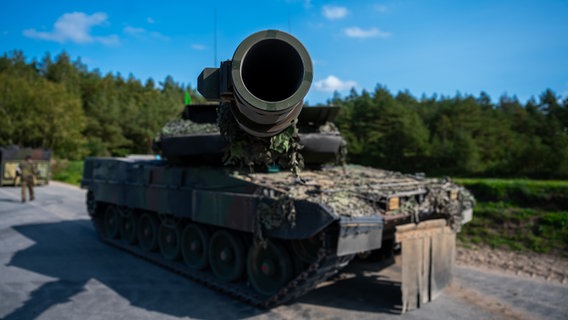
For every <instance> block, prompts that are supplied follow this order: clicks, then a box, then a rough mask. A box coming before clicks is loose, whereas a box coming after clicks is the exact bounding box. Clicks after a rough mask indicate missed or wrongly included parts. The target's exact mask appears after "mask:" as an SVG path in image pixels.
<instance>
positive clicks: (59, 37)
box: [0, 0, 568, 104]
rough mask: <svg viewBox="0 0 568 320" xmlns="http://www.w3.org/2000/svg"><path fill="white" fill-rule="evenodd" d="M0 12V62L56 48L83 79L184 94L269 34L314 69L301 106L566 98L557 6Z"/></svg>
mask: <svg viewBox="0 0 568 320" xmlns="http://www.w3.org/2000/svg"><path fill="white" fill-rule="evenodd" d="M166 3H167V4H166ZM0 8H2V9H1V10H0V53H4V52H9V51H11V50H14V49H18V50H22V51H23V52H24V54H25V55H26V56H27V57H28V58H29V59H31V58H37V59H38V60H39V59H41V58H42V57H43V56H44V55H45V53H46V52H49V53H51V55H52V56H55V55H57V54H59V53H60V52H62V51H63V50H65V51H66V52H67V53H68V54H70V55H71V57H72V59H73V60H75V59H77V58H78V57H80V58H81V60H82V61H83V63H85V64H86V65H87V66H88V67H89V70H93V69H99V70H100V71H101V72H102V73H105V74H106V73H108V72H111V73H113V74H115V73H117V72H118V73H120V74H122V75H123V76H124V77H127V76H128V75H129V74H133V75H134V76H135V77H136V78H138V79H141V80H142V81H145V80H146V79H148V78H152V79H154V80H155V81H157V82H159V81H162V80H163V79H164V78H165V77H166V76H167V75H171V76H173V77H174V79H175V80H176V81H177V82H180V83H183V84H190V85H191V86H192V87H194V88H195V86H196V84H197V80H196V79H197V76H198V75H199V73H200V72H201V70H202V69H203V68H204V67H215V65H214V63H215V60H217V64H218V63H219V61H221V60H227V59H230V58H231V57H232V55H233V52H234V50H235V49H236V47H237V45H238V44H239V42H240V41H242V40H243V39H244V38H246V37H247V36H248V35H250V34H252V33H254V32H256V31H260V30H263V29H280V30H283V31H287V32H290V33H292V34H293V35H294V36H296V37H297V38H298V39H299V40H300V41H302V42H303V43H304V45H305V46H306V48H307V49H308V51H309V52H310V55H311V57H312V60H313V61H314V83H313V85H312V88H311V89H310V92H309V93H308V96H307V99H306V100H307V101H308V103H310V104H316V103H325V102H326V101H327V100H328V99H329V98H331V97H332V95H333V91H338V92H339V93H340V94H341V95H342V96H345V95H347V94H348V93H349V90H350V88H352V87H355V88H356V89H357V91H359V92H360V91H361V90H363V89H364V90H367V91H373V90H374V89H375V87H376V86H377V84H381V85H384V86H386V87H387V88H388V89H389V90H390V91H391V92H392V93H397V92H398V91H401V90H409V92H410V93H411V94H413V95H414V96H415V97H417V98H420V97H421V96H422V95H424V94H425V95H426V96H428V97H430V96H432V95H433V94H437V95H438V96H440V95H445V96H454V95H455V94H456V93H457V92H460V93H462V94H473V95H475V96H478V95H479V93H480V92H481V91H485V92H487V93H488V94H489V95H490V96H491V98H492V99H493V101H494V102H495V101H497V99H498V98H499V97H500V96H501V95H502V94H504V93H507V94H508V95H510V96H513V95H516V96H517V97H518V98H519V99H520V100H521V101H522V102H525V101H526V100H527V99H529V98H530V97H531V96H535V97H538V95H540V94H541V93H542V92H543V91H544V90H545V89H547V88H550V89H552V90H553V91H555V92H556V93H557V94H558V95H561V96H562V97H563V98H566V97H568V1H566V0H558V1H553V0H549V1H547V0H541V1H522V0H517V1H513V0H493V1H489V0H476V1H441V0H440V1H428V0H423V1H420V0H392V1H365V0H362V1H316V0H312V1H309V0H271V1H268V0H266V1H221V0H209V1H203V0H201V1H151V2H150V1H148V2H146V1H119V0H114V1H106V0H100V1H55V0H54V1H35V2H34V1H12V0H2V4H1V6H0ZM214 17H216V21H217V23H216V28H215V18H214ZM215 29H216V30H217V32H215ZM215 34H216V37H215ZM215 38H216V39H217V46H216V48H217V50H215V40H214V39H215Z"/></svg>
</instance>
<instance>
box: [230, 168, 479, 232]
mask: <svg viewBox="0 0 568 320" xmlns="http://www.w3.org/2000/svg"><path fill="white" fill-rule="evenodd" d="M239 177H240V178H242V179H245V180H247V181H250V182H253V183H255V184H258V185H259V186H261V189H267V190H268V189H272V190H275V191H276V192H277V193H278V195H276V196H272V199H274V200H276V201H275V206H276V207H275V208H265V209H267V210H265V211H266V213H265V214H269V215H270V218H264V217H263V218H262V219H264V220H263V221H264V222H266V221H271V219H275V220H277V221H283V220H285V219H289V215H290V213H291V212H290V211H286V208H284V207H283V209H282V208H280V207H279V206H280V204H281V203H284V202H283V201H284V200H286V199H288V198H289V199H294V200H309V201H311V202H316V203H321V204H323V205H325V206H326V207H328V208H329V209H330V210H331V211H332V212H334V213H335V214H337V215H342V216H350V217H354V216H369V215H375V214H377V213H382V214H388V215H405V216H410V217H411V221H413V222H415V223H418V222H419V218H420V213H424V212H434V213H437V214H440V215H442V216H444V217H446V218H447V219H448V222H449V224H450V226H451V227H452V229H453V230H455V231H459V229H460V228H461V222H462V219H463V217H462V212H463V211H464V210H466V209H469V208H472V207H473V205H474V203H475V200H474V198H473V196H472V195H471V194H470V193H469V192H468V191H467V190H466V189H464V188H462V187H459V186H457V185H455V184H453V183H451V182H450V181H449V180H448V179H423V178H420V177H415V176H412V175H404V174H401V173H398V172H392V171H385V170H379V169H373V168H368V167H361V166H347V167H330V168H324V169H323V170H321V171H307V172H303V174H302V179H303V180H300V179H298V178H295V177H292V176H290V175H289V174H286V173H275V174H262V173H251V174H247V175H245V176H239ZM452 192H455V198H454V199H452V196H451V195H452ZM408 194H413V195H416V196H410V197H408V196H403V195H408ZM420 195H422V197H420ZM396 196H399V197H400V201H401V203H400V207H399V209H396V210H391V211H387V210H386V204H387V203H388V199H389V198H390V197H396ZM283 199H284V200H283ZM417 199H421V200H417ZM286 203H288V202H286ZM268 209H271V210H268ZM281 209H282V210H281ZM294 214H295V212H294ZM265 228H267V226H266V225H265ZM267 229H270V228H267Z"/></svg>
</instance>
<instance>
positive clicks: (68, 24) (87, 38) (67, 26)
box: [23, 12, 119, 45]
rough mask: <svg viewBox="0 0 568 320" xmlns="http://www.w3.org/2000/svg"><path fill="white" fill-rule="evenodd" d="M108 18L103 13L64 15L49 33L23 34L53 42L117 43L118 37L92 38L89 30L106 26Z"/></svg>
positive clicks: (35, 31)
mask: <svg viewBox="0 0 568 320" xmlns="http://www.w3.org/2000/svg"><path fill="white" fill-rule="evenodd" d="M107 19H108V17H107V14H106V13H104V12H97V13H94V14H92V15H87V14H85V13H84V12H72V13H66V14H64V15H62V16H61V17H59V18H58V19H57V21H55V24H54V25H53V30H51V31H49V32H44V31H37V30H36V29H26V30H24V32H23V34H24V36H26V37H29V38H33V39H40V40H47V41H55V42H60V43H63V42H67V41H70V42H75V43H92V42H99V43H102V44H104V45H115V44H118V43H119V39H118V36H116V35H109V36H93V35H91V28H92V27H94V26H103V25H107V24H108V21H107Z"/></svg>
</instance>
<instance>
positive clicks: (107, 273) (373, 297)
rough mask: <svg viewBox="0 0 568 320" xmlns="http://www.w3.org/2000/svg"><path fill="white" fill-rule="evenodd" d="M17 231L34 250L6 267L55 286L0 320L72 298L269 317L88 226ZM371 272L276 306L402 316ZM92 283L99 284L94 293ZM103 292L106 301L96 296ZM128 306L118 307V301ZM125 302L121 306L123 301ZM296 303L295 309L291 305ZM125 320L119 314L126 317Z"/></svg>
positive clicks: (395, 290)
mask: <svg viewBox="0 0 568 320" xmlns="http://www.w3.org/2000/svg"><path fill="white" fill-rule="evenodd" d="M14 230H16V231H17V232H19V233H20V234H21V235H23V236H25V237H27V238H28V239H30V240H32V241H33V242H34V244H33V245H32V246H30V247H28V248H26V249H23V250H21V251H19V252H17V253H15V254H14V256H13V257H12V259H11V261H10V263H9V264H8V265H9V266H12V267H18V268H22V269H26V270H29V271H32V272H35V273H38V274H42V275H45V276H48V277H51V278H55V279H56V280H54V281H50V282H45V283H43V284H41V285H40V286H39V287H38V288H37V289H35V290H34V291H33V292H31V293H30V294H29V297H28V300H27V301H24V303H23V305H22V306H21V307H19V308H17V309H15V310H14V311H12V312H11V313H10V314H8V315H7V316H6V317H5V319H30V318H35V317H37V316H38V315H41V314H42V313H44V312H45V311H47V310H48V309H50V308H52V307H54V306H57V305H62V304H65V303H67V302H69V301H71V300H73V301H75V300H77V299H79V298H78V297H77V296H78V295H79V296H81V298H80V299H83V300H87V302H85V303H86V304H88V305H89V304H90V305H95V306H97V304H104V303H107V304H108V303H111V302H109V301H108V300H114V301H117V300H118V302H115V303H116V304H115V305H111V306H112V307H113V308H116V306H118V309H121V308H128V307H129V305H132V306H135V307H138V308H142V309H145V310H149V311H154V312H158V313H162V314H167V315H171V316H176V317H191V318H226V317H229V318H248V317H252V316H256V315H267V316H270V313H271V312H273V311H270V310H262V309H258V308H255V307H253V306H250V305H248V304H246V303H242V302H240V301H238V300H234V299H232V298H230V297H227V296H225V295H223V294H220V293H217V292H215V291H213V290H211V289H209V288H207V287H205V286H203V285H199V284H196V283H194V282H192V281H191V280H188V279H186V278H184V277H181V276H179V275H177V274H175V273H172V272H170V271H168V270H164V269H162V268H161V267H158V266H156V265H154V264H152V263H150V262H146V261H143V260H141V259H139V258H136V257H133V256H131V255H129V254H127V253H125V252H123V251H121V250H118V249H115V248H113V247H110V246H107V245H104V244H103V243H101V242H100V241H99V239H98V237H97V235H96V234H95V232H94V230H93V228H92V226H91V224H90V222H89V221H87V220H73V221H65V222H57V223H45V224H34V225H23V226H17V227H14ZM367 267H368V266H363V267H361V266H357V265H356V266H353V267H349V268H348V269H347V270H346V271H347V273H345V275H347V276H348V277H345V276H339V277H337V278H336V279H335V280H334V281H333V283H331V284H329V285H326V286H323V287H320V288H318V289H316V290H314V291H312V292H310V293H308V294H307V295H305V296H303V297H301V298H300V299H299V300H297V301H296V302H291V303H290V304H288V305H284V306H281V307H278V308H277V309H278V311H274V312H277V313H280V312H279V311H283V312H285V313H288V309H289V311H291V312H293V310H294V309H297V304H298V303H300V304H312V305H319V306H328V307H333V308H344V309H352V310H360V311H369V312H381V313H399V312H400V311H399V310H398V311H397V306H398V305H400V286H399V283H397V282H394V281H392V280H390V279H388V278H385V277H382V276H377V275H376V274H374V273H373V274H371V275H369V274H368V272H366V271H364V268H367ZM92 280H95V282H94V283H97V282H98V283H99V284H98V286H99V287H98V288H95V289H93V288H92V286H93V284H92V283H93V281H92ZM101 291H102V292H103V293H102V294H103V296H102V297H101V296H98V295H99V294H101ZM121 297H122V298H124V299H125V300H126V301H122V298H121ZM121 301H122V302H121ZM292 305H295V306H292ZM123 316H124V315H123Z"/></svg>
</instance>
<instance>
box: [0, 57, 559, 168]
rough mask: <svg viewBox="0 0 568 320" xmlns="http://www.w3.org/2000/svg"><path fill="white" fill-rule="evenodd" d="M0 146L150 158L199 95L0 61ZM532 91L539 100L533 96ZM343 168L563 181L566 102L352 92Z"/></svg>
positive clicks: (63, 60)
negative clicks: (155, 143)
mask: <svg viewBox="0 0 568 320" xmlns="http://www.w3.org/2000/svg"><path fill="white" fill-rule="evenodd" d="M0 92H1V94H0V145H2V146H7V145H13V144H14V145H19V146H26V147H43V148H49V149H51V150H53V153H54V154H55V156H56V157H57V158H60V159H70V160H80V159H82V158H84V157H86V156H94V155H96V156H123V155H126V154H132V153H134V154H140V153H148V152H151V142H152V139H153V137H154V136H155V134H156V133H157V132H158V131H159V130H160V128H161V127H162V126H163V125H164V124H165V123H166V122H167V121H168V120H170V119H172V118H173V117H175V116H176V115H177V114H179V113H180V112H181V111H182V108H183V101H184V94H185V92H189V93H190V95H191V97H192V100H193V101H194V103H195V102H202V101H203V98H201V97H200V96H199V94H198V93H197V92H196V91H195V89H193V88H191V87H189V86H184V85H183V84H180V83H177V82H175V80H174V79H173V78H172V77H169V76H168V77H166V78H165V79H164V80H163V81H160V82H158V83H156V82H155V81H154V80H153V79H148V80H146V81H145V82H142V81H140V80H139V79H136V78H135V77H134V76H133V75H129V76H128V77H126V78H125V77H123V76H122V75H120V74H111V73H108V74H102V73H101V72H100V71H99V70H98V69H93V70H89V69H88V68H87V66H86V65H85V64H83V63H82V62H81V61H80V60H76V61H71V59H70V57H69V55H68V54H66V53H65V52H63V53H61V54H59V55H57V56H56V57H51V56H50V55H49V54H46V55H45V56H44V57H43V58H42V59H41V61H37V60H31V61H29V59H27V58H26V57H25V55H24V53H23V52H21V51H14V52H10V53H5V54H4V55H3V56H2V57H0ZM535 94H538V93H535ZM329 104H333V105H337V106H340V107H341V109H342V110H341V112H340V115H339V117H338V118H337V119H336V125H337V126H338V127H339V129H340V130H341V132H342V133H343V135H344V136H345V138H346V140H347V142H348V149H349V159H348V160H349V161H350V162H354V163H360V164H365V165H370V166H375V167H381V168H385V169H391V170H399V171H403V172H425V173H427V174H428V175H430V176H433V175H452V176H460V177H488V176H491V177H523V178H539V179H566V178H568V98H567V97H565V98H564V99H563V100H561V97H560V96H558V95H557V94H556V93H554V92H553V91H552V90H550V89H545V90H544V91H543V92H542V93H540V95H538V98H536V99H531V100H529V101H527V102H526V103H524V104H523V103H521V102H519V101H518V99H517V98H516V97H515V96H507V95H503V96H501V97H499V98H498V100H497V102H496V103H495V102H492V99H491V97H489V96H488V95H487V94H485V93H483V92H482V93H480V94H479V96H477V97H476V96H472V95H462V94H459V93H457V94H456V95H455V96H453V97H446V96H431V97H427V96H422V97H420V98H416V97H415V96H413V95H412V94H411V93H410V92H408V91H403V92H398V93H396V94H394V93H391V92H390V91H389V90H388V88H387V87H385V86H382V85H377V87H376V89H375V90H374V91H373V92H367V91H361V92H358V91H356V90H352V91H351V92H350V94H349V95H347V96H345V97H342V96H340V95H338V94H336V95H334V96H333V97H332V98H331V99H330V100H329Z"/></svg>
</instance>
